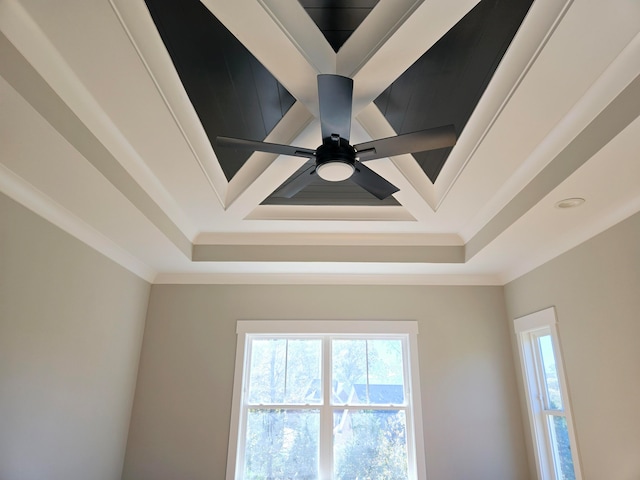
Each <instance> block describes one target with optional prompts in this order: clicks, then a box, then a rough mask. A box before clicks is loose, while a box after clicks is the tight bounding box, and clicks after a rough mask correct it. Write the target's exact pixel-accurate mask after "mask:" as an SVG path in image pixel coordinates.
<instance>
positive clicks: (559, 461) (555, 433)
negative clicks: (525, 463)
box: [549, 415, 576, 480]
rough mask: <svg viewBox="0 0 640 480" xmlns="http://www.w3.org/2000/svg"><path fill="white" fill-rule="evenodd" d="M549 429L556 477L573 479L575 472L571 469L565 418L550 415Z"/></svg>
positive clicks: (571, 463) (561, 479)
mask: <svg viewBox="0 0 640 480" xmlns="http://www.w3.org/2000/svg"><path fill="white" fill-rule="evenodd" d="M549 430H550V431H551V444H552V447H553V457H554V463H555V465H556V472H557V474H558V479H559V480H575V479H576V474H575V471H574V469H573V457H572V456H571V444H570V443H569V430H568V429H567V419H566V418H565V417H563V416H559V415H550V416H549Z"/></svg>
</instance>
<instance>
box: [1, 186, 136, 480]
mask: <svg viewBox="0 0 640 480" xmlns="http://www.w3.org/2000/svg"><path fill="white" fill-rule="evenodd" d="M148 292H149V284H148V283H146V282H144V281H142V280H140V279H139V278H138V277H136V276H134V275H132V274H130V273H129V272H127V271H126V270H124V269H122V268H121V267H119V266H117V265H116V264H114V263H113V262H111V261H110V260H107V259H106V258H105V257H103V256H102V255H100V254H98V253H96V252H95V251H94V250H92V249H90V248H89V247H87V246H86V245H84V244H83V243H81V242H79V241H78V240H76V239H74V238H72V237H71V236H69V235H67V234H66V233H64V232H62V231H61V230H59V229H58V228H56V227H54V226H53V225H51V224H50V223H48V222H46V221H44V220H43V219H41V218H40V217H38V216H36V215H34V214H33V213H31V212H29V211H27V210H26V209H24V208H23V207H21V206H19V205H18V204H16V203H14V202H13V201H11V200H9V199H8V198H7V197H5V196H4V195H0V478H1V479H2V480H32V479H33V480H35V479H38V480H42V479H46V480H89V479H90V480H116V479H119V478H120V477H121V472H122V462H123V458H124V451H125V446H126V439H127V431H128V426H129V418H130V413H131V404H132V401H133V392H134V386H135V380H136V372H137V364H138V359H139V353H140V345H141V342H142V332H143V327H144V319H145V313H146V307H147V301H148Z"/></svg>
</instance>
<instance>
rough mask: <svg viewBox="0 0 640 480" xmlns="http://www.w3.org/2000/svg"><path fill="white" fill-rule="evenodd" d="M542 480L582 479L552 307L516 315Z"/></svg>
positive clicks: (517, 332) (532, 427)
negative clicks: (518, 316)
mask: <svg viewBox="0 0 640 480" xmlns="http://www.w3.org/2000/svg"><path fill="white" fill-rule="evenodd" d="M515 331H516V335H517V336H518V344H519V350H520V358H521V363H522V371H523V375H524V381H525V388H526V396H527V404H528V407H529V408H528V410H529V419H530V424H531V430H532V432H533V435H534V438H533V440H534V447H535V455H536V460H537V469H538V477H539V478H540V480H580V479H581V476H580V468H579V463H578V458H577V450H576V441H575V434H574V431H573V422H572V420H571V411H570V406H569V401H568V395H567V389H566V381H565V378H564V370H563V366H562V358H561V356H560V344H559V341H558V333H557V329H556V316H555V311H554V309H553V308H549V309H546V310H543V311H540V312H536V313H533V314H531V315H527V316H525V317H521V318H518V319H516V321H515Z"/></svg>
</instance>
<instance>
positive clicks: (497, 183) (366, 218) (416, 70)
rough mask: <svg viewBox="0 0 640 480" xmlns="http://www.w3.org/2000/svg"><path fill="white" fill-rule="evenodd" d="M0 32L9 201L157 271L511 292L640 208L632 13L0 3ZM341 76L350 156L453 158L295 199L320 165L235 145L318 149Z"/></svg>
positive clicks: (192, 2) (520, 6)
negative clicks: (414, 142) (324, 99)
mask: <svg viewBox="0 0 640 480" xmlns="http://www.w3.org/2000/svg"><path fill="white" fill-rule="evenodd" d="M0 32H1V34H0V76H1V78H0V107H1V108H0V160H1V161H2V165H1V166H0V189H1V190H2V192H3V193H5V194H6V195H8V196H9V197H11V198H13V199H14V200H16V201H18V202H20V203H22V204H23V205H25V206H26V207H27V208H29V209H31V210H33V211H34V212H35V213H37V214H38V215H41V216H43V217H44V218H46V219H47V220H49V221H51V222H53V223H54V224H56V225H58V226H60V227H61V228H62V229H64V230H66V231H67V232H69V233H70V234H72V235H74V236H76V237H77V238H79V239H80V240H81V241H83V242H86V243H87V244H89V245H90V246H92V247H93V248H95V249H97V250H98V251H100V252H102V253H103V254H105V255H107V256H108V257H110V258H112V259H113V260H114V261H116V262H118V263H119V264H121V265H122V266H124V267H125V268H127V269H129V270H131V271H133V272H134V273H136V274H138V275H140V276H142V277H143V278H145V279H147V280H149V281H153V282H157V283H172V282H211V283H256V282H258V283H262V282H265V283H289V282H296V283H299V282H305V283H383V284H503V283H505V282H507V281H509V280H511V279H513V278H516V277H517V276H519V275H521V274H523V273H526V272H527V271H529V270H531V269H532V268H535V267H536V266H538V265H540V264H542V263H544V262H545V261H547V260H550V259H551V258H553V257H555V256H557V255H558V254H560V253H562V252H564V251H566V250H568V249H570V248H572V247H573V246H575V245H577V244H579V243H581V242H582V241H584V240H586V239H588V238H590V237H592V236H593V235H596V234H598V233H599V232H601V231H602V230H604V229H606V228H608V227H609V226H612V225H613V224H615V223H617V222H619V221H621V220H622V219H624V218H626V217H627V216H629V215H631V214H633V213H635V212H637V211H638V210H640V182H639V180H640V165H639V163H640V162H638V161H637V152H638V151H639V147H640V140H639V138H640V121H638V114H639V113H640V77H638V75H639V74H640V35H639V32H640V4H639V3H638V2H637V1H634V0H613V1H611V2H597V1H591V0H573V1H571V0H569V1H564V0H563V1H557V0H534V1H533V2H531V1H527V0H511V1H505V0H482V1H478V0H460V1H456V2H450V1H448V0H423V1H416V0H379V1H371V0H350V1H347V2H332V1H328V0H301V1H300V2H292V1H282V0H234V1H228V2H227V1H225V2H221V1H215V0H202V2H200V1H199V0H185V1H181V2H176V1H169V0H147V1H146V2H145V1H144V0H84V1H82V2H80V1H78V0H59V1H57V2H41V1H38V0H0ZM321 73H332V74H339V75H343V76H347V77H350V78H352V79H353V80H354V92H353V97H354V101H353V119H352V132H351V142H352V143H353V144H356V143H363V142H367V141H370V140H372V139H378V138H386V137H391V136H395V135H396V134H404V133H409V132H412V131H417V130H421V129H425V128H431V127H436V126H440V125H447V124H453V125H454V126H455V129H456V132H457V135H458V140H457V143H456V145H455V146H454V147H453V148H447V149H440V150H434V151H431V152H422V153H417V154H414V155H399V156H396V157H392V158H383V159H379V160H372V161H369V162H367V166H369V167H370V168H371V169H372V170H374V171H375V172H376V173H378V174H379V175H381V176H383V177H384V178H386V179H387V180H389V181H390V182H392V183H393V184H394V185H396V186H397V187H398V188H399V189H400V190H399V192H397V193H395V194H394V195H393V196H392V197H390V198H388V199H386V200H383V201H380V200H378V199H377V198H375V197H373V196H372V195H370V194H368V193H367V192H366V191H364V190H362V189H361V188H360V187H358V186H357V185H355V184H353V183H351V182H349V181H344V182H337V183H335V182H326V181H324V180H317V181H314V182H313V183H312V184H311V185H309V186H308V187H306V188H305V189H303V190H302V191H301V192H300V193H298V194H297V195H295V196H294V197H292V198H290V199H289V198H283V197H282V196H281V195H279V194H278V190H279V188H280V187H281V186H282V185H286V184H287V182H288V181H290V179H291V178H292V175H293V176H295V174H296V172H298V171H299V169H300V168H302V167H303V165H304V164H305V162H306V160H305V159H304V158H298V157H288V156H276V155H274V154H268V153H253V152H247V151H241V150H236V149H230V148H220V147H218V146H217V145H216V142H215V138H216V136H218V135H227V136H235V137H240V138H248V139H251V140H258V141H268V142H273V143H280V144H287V145H289V144H290V145H296V146H299V147H303V148H309V149H315V148H316V147H317V146H318V144H320V143H321V134H320V127H319V121H318V119H317V118H318V93H317V84H316V77H317V75H318V74H321ZM573 197H580V198H584V199H585V200H586V201H585V202H584V203H583V204H582V205H581V206H579V207H577V208H573V209H562V208H557V207H556V206H555V205H556V203H557V202H558V201H560V200H563V199H565V198H573ZM5 227H6V226H4V225H3V228H5ZM612 248H613V246H612Z"/></svg>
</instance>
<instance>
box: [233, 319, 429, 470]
mask: <svg viewBox="0 0 640 480" xmlns="http://www.w3.org/2000/svg"><path fill="white" fill-rule="evenodd" d="M236 333H237V346H236V363H235V374H234V386H233V400H232V408H231V420H230V433H229V449H228V451H227V469H226V477H225V478H226V480H236V479H239V478H240V477H239V474H238V472H237V470H236V468H237V466H238V465H243V464H244V459H243V451H242V449H241V448H240V447H241V443H242V442H241V441H240V440H241V439H240V437H239V432H241V431H244V430H245V428H246V425H245V422H246V418H243V412H244V411H245V409H246V406H244V405H242V401H243V392H244V391H246V390H247V370H248V369H247V368H245V367H246V364H247V363H248V362H247V360H248V355H249V353H248V352H249V351H248V348H247V345H248V342H249V340H250V338H251V337H253V336H254V335H263V334H264V335H271V334H274V335H283V336H289V335H296V336H297V335H300V336H305V335H322V338H323V349H324V352H323V359H324V365H323V370H322V371H323V378H324V380H325V382H328V381H329V378H330V377H329V375H326V373H327V372H330V371H331V368H330V353H329V350H330V347H329V343H328V342H329V341H330V338H329V337H330V336H333V335H337V336H342V335H354V336H356V337H358V338H375V337H376V336H378V335H380V336H383V337H386V338H393V337H396V338H398V339H400V340H401V341H402V343H403V368H404V369H405V371H404V378H405V382H406V383H405V391H406V392H408V395H409V397H410V402H409V403H408V404H407V405H406V406H405V407H403V409H404V411H405V414H406V421H407V447H408V448H409V451H408V452H407V454H408V462H409V465H408V467H409V468H408V475H409V478H411V479H412V480H424V479H426V478H427V473H426V461H425V449H424V436H423V425H422V405H423V403H422V401H421V396H420V392H421V390H420V373H419V360H418V342H417V335H418V322H417V321H415V320H373V321H372V320H346V321H341V320H303V321H301V320H238V321H237V324H236ZM329 390H330V389H329V388H327V384H326V383H325V386H324V391H325V398H324V402H323V404H322V406H320V409H321V410H324V411H325V413H323V414H322V415H321V416H322V417H325V418H329V419H330V418H331V416H330V415H326V411H327V410H329V411H330V408H331V407H332V406H331V405H330V402H329V401H328V394H327V392H328V391H329ZM325 427H326V425H325ZM320 434H321V437H323V438H324V440H325V442H324V444H325V445H327V444H328V445H331V443H332V442H331V428H330V425H329V428H324V429H322V427H321V433H320ZM322 444H323V443H322V440H321V446H322ZM325 458H326V457H325ZM329 458H331V455H329ZM319 467H320V469H321V471H320V472H319V473H320V478H323V479H329V478H331V476H332V468H329V467H332V466H331V465H323V464H320V465H319ZM323 467H325V468H326V469H325V468H323Z"/></svg>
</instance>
